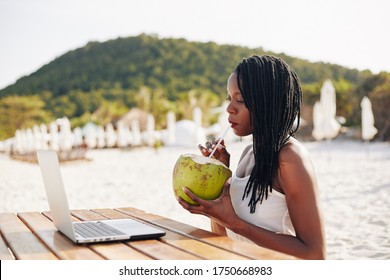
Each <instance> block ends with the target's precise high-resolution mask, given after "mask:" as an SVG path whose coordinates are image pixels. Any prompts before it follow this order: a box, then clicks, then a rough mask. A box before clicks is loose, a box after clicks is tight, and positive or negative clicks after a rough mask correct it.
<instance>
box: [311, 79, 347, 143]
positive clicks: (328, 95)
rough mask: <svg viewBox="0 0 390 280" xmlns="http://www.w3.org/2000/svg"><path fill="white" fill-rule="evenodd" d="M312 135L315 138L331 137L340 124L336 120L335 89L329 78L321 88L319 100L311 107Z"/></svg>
mask: <svg viewBox="0 0 390 280" xmlns="http://www.w3.org/2000/svg"><path fill="white" fill-rule="evenodd" d="M313 125H314V129H313V133H312V134H313V137H314V138H315V139H316V140H322V139H328V140H330V139H332V138H334V137H336V136H337V134H338V133H339V131H340V128H341V125H340V124H339V123H338V122H337V120H336V91H335V89H334V87H333V84H332V82H331V81H330V80H326V81H325V82H324V84H323V86H322V88H321V97H320V101H319V102H316V104H315V105H314V108H313Z"/></svg>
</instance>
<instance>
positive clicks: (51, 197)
mask: <svg viewBox="0 0 390 280" xmlns="http://www.w3.org/2000/svg"><path fill="white" fill-rule="evenodd" d="M37 158H38V163H39V166H40V168H41V173H42V178H43V183H44V185H45V190H46V196H47V200H48V202H49V207H50V212H51V215H52V219H53V223H54V225H55V226H56V227H57V229H58V230H59V231H61V232H62V233H63V234H65V235H66V236H67V237H68V238H70V239H71V240H72V241H73V242H75V243H91V242H105V241H113V240H139V239H153V238H158V237H161V236H164V235H165V231H163V230H161V229H159V228H156V227H154V226H150V225H147V224H144V223H142V222H139V221H136V220H133V219H111V220H110V219H107V220H100V221H81V222H72V219H71V213H70V210H69V205H68V199H67V196H66V192H65V188H64V183H63V180H62V177H61V172H60V164H59V161H58V156H57V152H56V151H50V150H45V151H37Z"/></svg>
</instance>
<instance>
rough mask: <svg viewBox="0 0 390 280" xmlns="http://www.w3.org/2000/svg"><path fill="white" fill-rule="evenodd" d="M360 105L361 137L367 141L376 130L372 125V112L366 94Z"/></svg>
mask: <svg viewBox="0 0 390 280" xmlns="http://www.w3.org/2000/svg"><path fill="white" fill-rule="evenodd" d="M360 107H361V108H362V138H363V140H365V141H369V140H371V139H372V138H374V136H375V135H376V134H377V133H378V130H377V129H376V128H375V126H374V114H373V113H372V107H371V102H370V99H368V97H367V96H365V97H363V99H362V102H361V103H360Z"/></svg>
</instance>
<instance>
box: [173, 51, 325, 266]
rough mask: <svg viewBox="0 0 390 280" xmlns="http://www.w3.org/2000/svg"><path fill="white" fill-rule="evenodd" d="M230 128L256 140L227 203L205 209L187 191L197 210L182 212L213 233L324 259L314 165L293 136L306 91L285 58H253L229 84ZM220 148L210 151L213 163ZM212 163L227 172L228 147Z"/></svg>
mask: <svg viewBox="0 0 390 280" xmlns="http://www.w3.org/2000/svg"><path fill="white" fill-rule="evenodd" d="M227 93H228V101H229V105H228V107H227V112H228V113H229V122H230V124H231V127H232V129H233V131H234V133H235V134H236V135H237V136H247V135H252V138H253V144H251V145H249V146H248V147H247V148H245V149H244V151H243V153H242V156H241V159H240V161H239V164H238V166H237V170H236V171H235V173H234V175H233V177H232V178H231V180H227V182H226V183H225V185H224V191H223V194H222V195H221V197H219V198H218V199H216V200H213V201H207V200H203V199H200V198H198V197H196V196H195V195H194V194H192V193H191V191H190V190H188V189H187V188H183V189H184V191H185V192H186V194H187V195H188V196H189V197H190V198H191V199H192V200H194V201H195V202H196V203H197V205H191V204H188V203H187V202H185V201H184V200H183V199H181V198H178V200H179V203H180V204H181V205H182V206H183V208H185V209H187V210H188V211H189V212H191V213H194V214H202V215H205V216H208V217H210V219H211V223H212V230H213V231H214V232H216V233H219V234H227V235H228V236H230V237H232V238H241V239H245V240H249V241H251V242H254V243H255V244H258V245H260V246H263V247H267V248H270V249H273V250H277V251H280V252H284V253H287V254H290V255H294V256H296V257H299V258H303V259H324V258H325V256H326V246H325V234H324V226H323V220H322V217H321V213H320V209H319V206H318V194H317V180H316V175H315V171H314V168H313V165H312V163H311V160H310V157H309V155H308V153H307V151H306V150H305V148H304V147H303V145H302V144H301V143H300V142H299V141H298V140H296V139H295V138H294V137H293V135H294V133H295V132H296V130H297V129H298V127H299V118H300V106H301V102H302V91H301V87H300V84H299V80H298V77H297V75H296V73H295V72H294V71H293V70H292V69H291V68H290V67H289V66H288V65H287V64H286V63H285V62H284V61H283V60H282V59H280V58H276V57H273V56H267V55H265V56H257V55H254V56H251V57H249V58H247V59H244V60H243V61H242V62H240V63H239V64H238V65H237V67H236V68H235V69H234V71H233V73H232V74H231V75H230V77H229V79H228V83H227ZM215 144H216V143H215V141H214V143H213V144H211V145H206V147H207V148H205V147H203V146H199V148H200V150H201V152H202V154H203V155H204V156H208V155H209V154H210V153H211V151H212V149H213V148H214V147H215ZM221 144H222V145H219V146H218V149H217V151H216V152H215V154H214V157H215V158H217V159H219V160H220V161H221V162H223V163H224V164H225V165H227V166H229V163H230V154H229V153H228V152H227V150H226V148H225V147H224V143H223V142H222V143H221Z"/></svg>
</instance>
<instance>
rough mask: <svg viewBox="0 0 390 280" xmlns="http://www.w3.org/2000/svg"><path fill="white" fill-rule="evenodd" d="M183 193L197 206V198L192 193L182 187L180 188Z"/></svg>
mask: <svg viewBox="0 0 390 280" xmlns="http://www.w3.org/2000/svg"><path fill="white" fill-rule="evenodd" d="M182 190H183V192H184V193H185V194H186V195H187V196H188V197H189V198H191V199H192V200H193V201H194V202H195V203H196V204H199V201H198V200H199V199H200V198H199V197H197V196H196V195H195V194H194V193H193V192H191V191H190V189H188V188H186V187H183V188H182Z"/></svg>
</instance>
